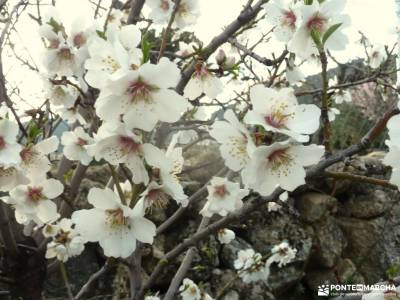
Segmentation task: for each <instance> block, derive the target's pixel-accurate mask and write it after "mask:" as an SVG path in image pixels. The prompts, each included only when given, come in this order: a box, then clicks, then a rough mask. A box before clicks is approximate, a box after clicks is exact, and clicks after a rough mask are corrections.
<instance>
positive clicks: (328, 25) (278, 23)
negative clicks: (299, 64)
mask: <svg viewBox="0 0 400 300" xmlns="http://www.w3.org/2000/svg"><path fill="white" fill-rule="evenodd" d="M311 2H312V4H306V1H295V2H294V1H290V0H285V1H280V0H279V1H278V0H276V1H270V2H268V3H267V4H266V5H264V7H265V11H266V18H267V20H268V21H269V22H270V23H271V25H273V26H275V28H274V33H275V35H276V37H277V39H278V40H280V41H282V42H285V43H287V45H288V49H289V51H291V52H293V53H294V54H296V55H297V56H299V57H300V58H302V59H308V58H310V57H311V56H312V55H317V54H318V47H320V45H316V40H319V42H318V43H322V41H323V45H322V46H323V47H324V48H325V49H329V50H343V49H344V48H345V46H346V44H347V43H348V39H347V37H346V35H344V34H343V33H342V31H341V30H342V29H343V28H345V27H347V26H349V25H350V17H349V16H348V15H345V14H342V11H343V9H344V7H345V5H346V0H327V1H311Z"/></svg>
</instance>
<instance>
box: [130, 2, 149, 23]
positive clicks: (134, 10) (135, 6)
mask: <svg viewBox="0 0 400 300" xmlns="http://www.w3.org/2000/svg"><path fill="white" fill-rule="evenodd" d="M145 1H146V0H132V6H131V10H130V12H129V16H128V22H127V23H128V24H136V23H137V22H138V21H139V17H140V12H141V11H142V8H143V5H144V2H145Z"/></svg>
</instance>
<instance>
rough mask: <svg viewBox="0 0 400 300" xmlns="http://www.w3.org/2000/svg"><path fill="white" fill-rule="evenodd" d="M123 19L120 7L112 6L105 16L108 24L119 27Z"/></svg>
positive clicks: (123, 15)
mask: <svg viewBox="0 0 400 300" xmlns="http://www.w3.org/2000/svg"><path fill="white" fill-rule="evenodd" d="M124 19H125V14H124V12H123V11H122V10H120V9H115V8H113V9H112V10H111V12H110V15H109V16H108V18H107V22H108V25H110V26H116V27H120V26H121V25H122V22H123V21H124Z"/></svg>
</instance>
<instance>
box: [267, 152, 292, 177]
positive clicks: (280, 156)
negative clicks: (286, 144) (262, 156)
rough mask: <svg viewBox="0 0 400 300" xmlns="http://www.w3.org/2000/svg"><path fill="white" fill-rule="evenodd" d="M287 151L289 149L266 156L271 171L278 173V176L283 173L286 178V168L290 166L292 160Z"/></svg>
mask: <svg viewBox="0 0 400 300" xmlns="http://www.w3.org/2000/svg"><path fill="white" fill-rule="evenodd" d="M288 149H289V148H282V149H277V150H275V151H273V152H272V153H270V154H269V155H268V157H267V160H268V161H269V162H270V164H271V169H272V171H274V172H276V171H278V173H279V174H280V173H283V174H284V175H285V176H287V172H288V169H287V166H290V165H291V163H292V161H293V158H292V157H291V156H290V154H289V153H288V152H287V150H288Z"/></svg>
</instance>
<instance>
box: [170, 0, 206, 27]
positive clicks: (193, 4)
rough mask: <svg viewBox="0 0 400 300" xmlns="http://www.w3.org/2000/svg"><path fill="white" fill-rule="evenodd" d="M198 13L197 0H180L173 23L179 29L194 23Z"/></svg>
mask: <svg viewBox="0 0 400 300" xmlns="http://www.w3.org/2000/svg"><path fill="white" fill-rule="evenodd" d="M199 15H200V10H199V0H181V1H180V2H179V6H178V9H177V12H176V15H175V20H174V25H176V26H177V27H178V28H179V29H182V28H184V27H186V26H191V25H194V24H195V23H196V21H197V18H198V17H199Z"/></svg>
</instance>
